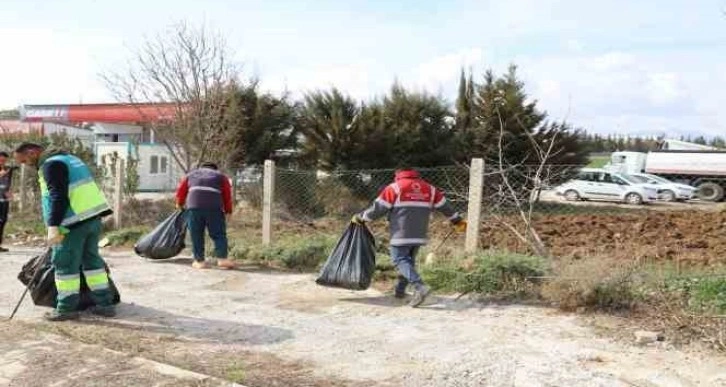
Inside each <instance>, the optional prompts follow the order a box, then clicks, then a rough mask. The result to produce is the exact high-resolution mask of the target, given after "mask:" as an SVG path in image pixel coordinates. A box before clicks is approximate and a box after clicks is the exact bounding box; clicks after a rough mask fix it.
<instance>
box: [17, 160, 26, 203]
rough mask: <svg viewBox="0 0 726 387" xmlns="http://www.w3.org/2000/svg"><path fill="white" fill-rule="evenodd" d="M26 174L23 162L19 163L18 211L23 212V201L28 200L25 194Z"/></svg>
mask: <svg viewBox="0 0 726 387" xmlns="http://www.w3.org/2000/svg"><path fill="white" fill-rule="evenodd" d="M27 175H28V172H27V167H26V166H25V164H21V165H20V184H19V186H20V197H19V198H18V210H20V212H23V210H25V202H27V201H28V196H27V195H26V187H25V186H26V184H27V183H26V182H25V180H26V176H27Z"/></svg>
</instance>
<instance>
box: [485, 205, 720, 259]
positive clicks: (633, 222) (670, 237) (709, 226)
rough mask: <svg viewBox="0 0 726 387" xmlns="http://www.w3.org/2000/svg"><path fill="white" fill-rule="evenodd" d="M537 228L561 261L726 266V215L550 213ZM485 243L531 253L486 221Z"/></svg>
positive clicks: (507, 232) (506, 233)
mask: <svg viewBox="0 0 726 387" xmlns="http://www.w3.org/2000/svg"><path fill="white" fill-rule="evenodd" d="M534 227H535V229H536V230H537V231H538V232H539V234H540V235H541V237H542V239H543V241H544V243H545V244H546V245H547V246H549V247H550V248H551V251H552V253H553V255H555V256H558V257H567V256H574V257H586V256H598V255H607V256H610V257H615V258H624V259H652V260H659V261H660V260H676V259H677V260H680V261H681V262H684V263H692V264H699V265H700V264H702V265H724V264H726V244H725V243H724V241H726V212H712V211H642V212H638V213H632V214H628V213H626V214H580V215H550V216H540V217H537V219H536V220H535V222H534ZM481 240H482V244H483V246H484V247H485V248H487V247H492V248H497V249H509V250H515V251H525V247H524V245H523V244H521V242H520V241H519V240H517V239H516V238H515V237H514V235H513V234H512V233H511V232H509V231H508V230H506V229H504V228H502V227H498V226H497V225H496V224H492V223H487V222H485V223H484V225H483V227H482V239H481Z"/></svg>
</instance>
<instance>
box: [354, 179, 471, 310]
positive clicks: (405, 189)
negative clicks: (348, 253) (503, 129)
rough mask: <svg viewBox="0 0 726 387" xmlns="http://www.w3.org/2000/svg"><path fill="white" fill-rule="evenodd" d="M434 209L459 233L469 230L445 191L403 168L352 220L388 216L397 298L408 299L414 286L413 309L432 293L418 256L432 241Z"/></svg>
mask: <svg viewBox="0 0 726 387" xmlns="http://www.w3.org/2000/svg"><path fill="white" fill-rule="evenodd" d="M434 210H437V211H439V212H441V213H442V214H444V215H445V216H446V217H447V218H448V219H449V221H450V222H451V224H453V225H454V226H455V227H456V230H457V231H459V232H464V231H466V221H464V220H463V219H462V217H461V215H459V213H458V212H456V210H454V208H453V207H452V206H451V204H449V203H448V202H447V201H446V198H445V197H444V194H443V192H441V191H440V190H438V189H436V187H434V186H433V185H431V184H429V183H428V182H426V181H425V180H423V179H421V176H420V175H419V173H418V172H416V171H414V170H412V169H402V170H398V171H397V172H396V178H395V181H394V182H393V183H391V184H390V185H388V186H387V187H386V188H384V189H383V191H382V192H381V194H380V195H379V196H378V198H377V199H376V200H375V201H374V202H373V205H371V207H370V208H368V209H367V210H365V211H364V212H363V213H361V214H358V215H355V216H353V220H352V222H353V223H361V224H362V223H365V222H370V221H373V220H376V219H378V218H381V217H383V216H384V215H388V220H389V223H390V224H389V228H390V233H391V242H390V244H391V259H393V263H394V264H395V265H396V269H398V273H399V276H398V284H397V285H396V289H395V297H396V298H404V297H405V296H406V287H407V286H408V284H412V285H413V286H414V288H415V292H414V295H413V299H411V303H410V305H411V306H413V307H417V306H419V305H421V304H422V303H423V302H424V301H425V299H426V297H427V296H428V295H429V292H430V290H429V288H428V287H426V286H425V285H424V283H423V280H422V279H421V276H419V274H418V273H417V272H416V255H417V254H418V251H419V249H420V247H421V246H423V245H425V244H426V243H427V242H428V240H427V235H428V228H429V219H430V218H431V212H432V211H434Z"/></svg>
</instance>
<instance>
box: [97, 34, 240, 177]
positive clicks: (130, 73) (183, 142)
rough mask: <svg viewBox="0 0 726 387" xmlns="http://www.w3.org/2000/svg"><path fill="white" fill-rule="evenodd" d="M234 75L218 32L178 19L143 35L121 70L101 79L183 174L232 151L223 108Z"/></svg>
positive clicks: (235, 81)
mask: <svg viewBox="0 0 726 387" xmlns="http://www.w3.org/2000/svg"><path fill="white" fill-rule="evenodd" d="M238 75H239V72H238V68H237V67H236V66H235V65H234V64H233V63H232V62H231V61H230V54H229V52H228V50H227V48H226V44H225V41H224V39H223V38H222V37H221V36H220V35H217V34H214V33H210V32H209V31H208V30H207V29H205V28H204V27H198V28H195V27H189V26H188V25H187V24H185V23H179V24H176V25H174V26H173V27H172V28H171V29H170V30H169V31H168V32H167V33H165V34H158V35H156V36H155V37H153V38H147V39H146V41H145V42H144V43H143V44H142V46H141V47H140V48H139V49H138V50H137V51H136V52H135V53H134V56H133V58H132V59H131V60H130V62H129V66H128V68H127V69H125V70H122V71H119V72H111V73H108V74H103V75H102V78H103V80H104V81H105V83H106V85H107V87H108V88H109V90H110V91H111V92H112V93H113V94H114V96H115V97H116V99H117V100H119V101H121V102H124V103H129V104H133V106H135V107H137V109H138V111H139V113H140V114H141V115H142V117H144V121H145V122H146V124H147V125H148V126H149V128H150V129H151V130H153V132H154V135H155V137H157V138H158V139H159V140H161V142H162V143H163V144H165V145H166V147H167V148H168V149H169V151H170V153H171V155H172V157H173V158H174V160H175V161H176V163H177V164H178V165H179V166H180V167H181V169H183V170H184V171H185V172H186V171H188V170H189V169H191V168H192V167H193V166H194V165H196V164H197V163H199V162H200V161H201V160H204V159H212V158H216V159H219V160H226V159H227V157H226V155H227V154H228V153H229V152H230V151H232V146H233V144H234V141H231V138H230V136H231V134H230V130H228V129H229V126H230V124H231V123H230V120H229V118H228V116H229V115H228V114H227V112H228V110H229V105H230V100H231V96H232V95H234V93H235V92H236V91H237V89H238V83H239V77H238ZM222 156H225V157H222Z"/></svg>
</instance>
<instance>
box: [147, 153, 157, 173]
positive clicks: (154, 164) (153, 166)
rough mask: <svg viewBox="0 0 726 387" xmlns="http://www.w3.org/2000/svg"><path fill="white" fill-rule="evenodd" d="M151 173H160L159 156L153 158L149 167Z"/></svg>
mask: <svg viewBox="0 0 726 387" xmlns="http://www.w3.org/2000/svg"><path fill="white" fill-rule="evenodd" d="M149 173H150V174H152V175H154V174H157V173H159V156H151V165H150V166H149Z"/></svg>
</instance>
